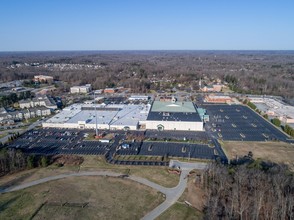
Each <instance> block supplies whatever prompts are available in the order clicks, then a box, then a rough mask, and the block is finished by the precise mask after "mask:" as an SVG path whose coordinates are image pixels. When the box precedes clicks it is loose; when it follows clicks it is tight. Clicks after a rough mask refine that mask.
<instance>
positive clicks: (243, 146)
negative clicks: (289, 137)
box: [222, 141, 294, 170]
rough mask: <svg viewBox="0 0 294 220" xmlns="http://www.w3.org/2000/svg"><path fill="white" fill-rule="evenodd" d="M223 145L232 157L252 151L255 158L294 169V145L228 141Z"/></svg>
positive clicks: (227, 153)
mask: <svg viewBox="0 0 294 220" xmlns="http://www.w3.org/2000/svg"><path fill="white" fill-rule="evenodd" d="M222 147H223V149H224V151H225V153H226V155H227V156H228V157H229V158H230V159H235V158H236V156H238V157H241V156H244V155H247V154H248V152H249V151H251V152H252V153H253V158H254V159H257V158H261V159H263V160H270V161H273V162H276V163H284V164H287V165H288V166H289V168H290V169H292V170H293V169H294V146H293V145H290V144H287V143H284V142H233V141H226V142H223V143H222Z"/></svg>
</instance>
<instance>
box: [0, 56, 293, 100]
mask: <svg viewBox="0 0 294 220" xmlns="http://www.w3.org/2000/svg"><path fill="white" fill-rule="evenodd" d="M34 74H48V75H52V76H54V77H55V78H56V79H58V80H61V81H64V82H67V83H68V84H66V83H65V84H63V85H60V86H61V87H62V89H65V90H66V89H68V87H69V86H70V85H81V84H85V83H92V85H93V87H94V88H95V89H99V88H105V87H112V86H124V87H128V88H131V89H132V91H133V92H143V93H145V92H148V91H150V90H168V89H172V88H181V89H197V88H198V80H199V79H200V78H201V79H202V80H203V81H204V82H205V80H206V81H207V82H209V81H211V80H212V81H213V80H214V79H221V80H223V81H226V82H228V83H229V86H230V87H231V89H232V90H234V91H237V92H241V93H255V94H271V95H280V96H283V97H284V98H293V97H294V93H293V89H294V52H292V51H130V52H127V51H108V52H103V51H98V52H97V51H96V52H95V51H86V52H39V53H37V52H30V53H0V81H3V82H5V81H11V80H15V79H31V78H32V76H33V75H34ZM63 87H64V88H63Z"/></svg>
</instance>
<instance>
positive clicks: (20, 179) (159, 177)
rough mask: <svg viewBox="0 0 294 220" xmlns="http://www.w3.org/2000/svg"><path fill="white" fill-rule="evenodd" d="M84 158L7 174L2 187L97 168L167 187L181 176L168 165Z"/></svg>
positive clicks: (171, 185)
mask: <svg viewBox="0 0 294 220" xmlns="http://www.w3.org/2000/svg"><path fill="white" fill-rule="evenodd" d="M83 158H84V162H83V163H82V164H81V165H66V166H63V167H57V166H56V165H55V164H52V165H50V166H49V167H46V168H36V169H31V170H25V171H21V172H18V173H15V174H11V175H6V176H4V177H1V178H0V187H7V186H10V185H16V184H21V183H26V182H30V181H33V180H37V179H41V178H44V177H48V176H55V175H59V174H64V173H71V172H78V171H97V170H110V171H112V172H118V173H123V174H129V175H136V176H139V177H143V178H146V179H148V180H150V181H152V182H155V183H157V184H160V185H162V186H165V187H174V186H176V185H177V184H178V181H179V176H178V175H175V174H169V173H168V171H167V168H166V167H143V166H121V165H112V164H108V163H106V162H105V160H104V159H103V158H102V157H99V156H84V157H83Z"/></svg>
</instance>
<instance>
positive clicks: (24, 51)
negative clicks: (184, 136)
mask: <svg viewBox="0 0 294 220" xmlns="http://www.w3.org/2000/svg"><path fill="white" fill-rule="evenodd" d="M145 51H146V52H152V51H154V52H160V51H163V52H164V51H170V52H173V51H174V52H185V51H187V52H189V51H190V52H193V51H195V52H196V51H199V52H202V51H204V52H205V51H215V52H222V51H224V52H226V51H228V52H238V51H244V52H251V51H252V52H259V51H260V52H263V51H264V52H271V51H273V52H275V51H276V52H278V51H289V52H292V51H293V52H294V49H285V50H284V49H262V50H259V49H236V50H232V49H142V50H140V49H134V50H132V49H125V50H119V49H118V50H115V49H114V50H96V49H93V50H75V49H73V50H19V51H0V53H35V52H36V53H39V52H145Z"/></svg>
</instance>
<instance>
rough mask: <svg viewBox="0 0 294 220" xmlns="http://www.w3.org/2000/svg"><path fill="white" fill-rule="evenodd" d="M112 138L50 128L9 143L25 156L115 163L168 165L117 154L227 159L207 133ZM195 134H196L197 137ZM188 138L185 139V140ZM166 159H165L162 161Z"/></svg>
mask: <svg viewBox="0 0 294 220" xmlns="http://www.w3.org/2000/svg"><path fill="white" fill-rule="evenodd" d="M103 132H104V133H105V135H106V136H107V135H108V136H111V137H112V139H111V140H110V141H105V142H103V141H98V140H95V139H90V140H89V139H88V138H87V137H88V136H89V134H91V135H92V134H94V132H93V130H76V129H56V128H46V129H38V130H31V131H28V132H26V133H24V134H23V135H21V136H20V137H19V138H18V139H17V140H15V141H13V142H12V143H10V144H9V147H10V148H16V149H22V150H23V151H24V152H25V153H29V154H41V155H55V154H79V155H103V156H105V158H106V160H107V161H108V162H111V163H115V164H125V163H126V164H128V165H152V164H153V165H167V163H165V162H164V161H161V162H158V164H154V162H152V161H150V163H149V162H144V163H142V162H140V161H116V160H114V157H115V155H119V156H123V155H135V156H136V155H138V156H143V155H144V156H161V157H162V158H166V157H169V158H170V157H173V158H196V159H216V158H217V157H221V158H222V159H226V158H225V155H224V154H223V152H222V149H221V148H220V146H219V145H218V144H215V142H213V141H212V140H209V137H208V135H207V134H206V133H205V132H180V133H179V134H177V132H174V131H171V132H169V131H165V132H161V131H146V132H142V131H128V132H126V131H103ZM193 133H194V135H193ZM183 137H184V139H183ZM162 160H163V159H162Z"/></svg>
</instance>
